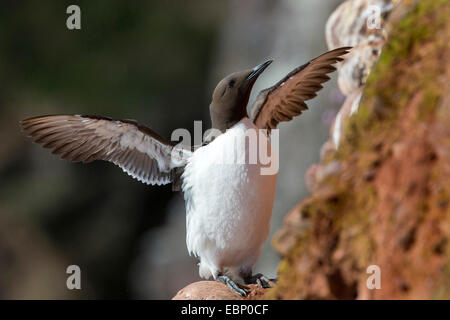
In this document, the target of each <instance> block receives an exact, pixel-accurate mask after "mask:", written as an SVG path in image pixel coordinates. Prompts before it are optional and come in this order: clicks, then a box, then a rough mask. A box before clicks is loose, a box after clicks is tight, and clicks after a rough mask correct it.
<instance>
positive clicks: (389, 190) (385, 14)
mask: <svg viewBox="0 0 450 320" xmlns="http://www.w3.org/2000/svg"><path fill="white" fill-rule="evenodd" d="M376 2H378V3H380V5H381V6H382V7H381V8H382V9H381V10H380V12H381V13H382V16H381V27H382V28H384V30H383V29H380V30H373V31H371V30H368V29H367V28H365V27H364V24H363V23H364V22H361V21H362V20H361V16H360V15H358V14H356V15H355V12H354V11H353V10H350V8H359V9H358V10H359V12H366V11H365V10H366V9H367V5H371V4H373V3H376ZM364 5H366V7H364ZM391 10H392V12H390V11H391ZM449 17H450V2H449V1H448V0H422V1H375V0H374V1H363V0H349V1H347V2H345V3H344V4H343V5H341V7H340V8H338V10H337V11H336V13H334V14H333V15H332V16H331V18H330V22H329V23H328V26H327V38H328V42H329V44H330V46H331V47H334V46H338V45H348V44H352V45H354V46H355V50H354V52H353V54H352V56H351V57H349V59H348V60H347V61H346V62H345V63H344V64H342V65H341V66H340V71H339V85H340V87H341V89H342V90H343V92H344V93H345V94H346V95H347V101H346V102H345V104H344V106H343V109H342V111H341V112H342V113H341V116H342V118H345V119H341V120H342V121H341V122H340V124H339V126H340V128H339V134H336V132H337V131H336V124H335V128H334V130H333V132H332V133H333V135H332V137H331V140H330V141H329V142H328V143H327V144H326V145H325V146H324V147H323V150H322V160H321V162H320V163H319V164H316V165H314V166H313V167H312V168H311V169H310V171H309V172H308V174H307V177H306V178H307V185H308V188H309V190H310V192H311V195H310V197H308V198H307V199H304V200H302V201H301V202H300V203H299V205H297V206H296V207H295V208H294V209H293V210H292V211H291V212H290V213H289V214H288V215H287V217H286V219H285V224H284V227H283V228H282V230H280V231H279V232H278V233H277V235H276V236H275V237H274V239H273V245H274V247H275V249H276V250H277V251H278V252H279V253H280V254H281V255H282V256H283V260H282V262H281V264H280V267H279V278H278V283H277V285H276V287H275V288H274V289H272V290H270V291H269V292H268V293H267V294H266V296H265V297H266V298H276V299H329V298H332V299H333V298H335V299H355V298H357V299H410V298H425V299H429V298H447V299H448V298H450V280H449V279H450V277H449V275H450V274H449V272H450V247H449V246H448V242H449V238H450V90H449V84H450V45H449V44H450V19H449ZM343 39H344V40H343ZM350 39H351V41H350ZM347 41H350V43H349V42H347ZM383 45H384V48H383V50H381V47H382V46H383ZM380 53H381V56H380V57H379V58H378V54H380ZM372 68H373V69H372ZM370 70H372V71H370ZM344 120H345V121H344ZM336 121H338V120H336ZM336 135H338V138H336ZM371 265H375V266H378V267H379V270H380V271H381V288H380V289H369V286H368V285H367V280H368V278H369V276H370V275H371V274H368V273H367V272H368V267H369V266H371ZM370 270H371V269H370V268H369V271H370Z"/></svg>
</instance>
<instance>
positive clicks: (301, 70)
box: [20, 47, 350, 295]
mask: <svg viewBox="0 0 450 320" xmlns="http://www.w3.org/2000/svg"><path fill="white" fill-rule="evenodd" d="M349 50H350V47H343V48H339V49H335V50H332V51H329V52H327V53H325V54H323V55H321V56H319V57H317V58H315V59H313V60H311V61H310V62H308V63H306V64H304V65H302V66H300V67H298V68H296V69H294V70H293V71H291V72H290V73H289V74H287V75H286V76H285V77H284V78H283V79H281V80H280V81H279V82H278V83H276V84H275V85H274V86H272V87H270V88H268V89H265V90H263V91H261V92H260V93H259V95H258V96H257V98H256V101H255V102H254V104H253V105H252V107H251V109H250V115H248V114H247V104H248V101H249V97H250V93H251V90H252V88H253V85H254V83H255V81H256V79H257V78H258V76H259V75H260V74H261V73H262V72H263V71H264V70H265V69H266V68H267V67H268V66H269V64H270V63H271V62H272V60H268V61H266V62H264V63H262V64H260V65H258V66H256V67H254V68H252V69H248V70H243V71H240V72H235V73H233V74H230V75H228V76H227V77H225V78H224V79H222V80H221V81H220V82H219V84H218V85H217V87H216V88H215V90H214V93H213V95H212V102H211V104H210V107H209V108H210V116H211V122H212V128H213V129H215V130H216V132H218V134H216V135H215V136H214V137H211V138H210V139H207V141H205V142H204V143H203V145H202V146H200V147H198V148H196V149H186V148H185V147H182V146H180V145H179V144H177V145H175V144H174V143H171V142H170V141H168V140H166V139H164V138H163V137H161V136H160V135H158V134H157V133H156V132H154V131H153V130H151V129H149V128H147V127H145V126H143V125H140V124H138V123H137V122H135V121H133V120H114V119H110V118H107V117H101V116H91V115H46V116H39V117H33V118H29V119H26V120H23V121H21V122H20V124H21V128H22V130H23V131H24V132H25V133H26V134H27V135H28V136H29V137H31V138H32V139H33V141H34V142H36V143H39V144H42V146H43V147H45V148H49V149H51V150H52V153H53V154H57V155H60V156H61V158H62V159H67V160H70V161H73V162H80V161H81V162H84V163H88V162H91V161H94V160H105V161H109V162H112V163H114V164H116V165H118V166H119V167H120V168H122V169H123V170H124V171H125V172H126V173H128V174H129V175H130V176H132V177H133V178H135V179H137V180H139V181H141V182H143V183H146V184H150V185H163V184H169V183H173V185H174V188H175V189H177V186H179V185H181V190H182V192H183V193H184V199H185V202H186V229H187V236H186V244H187V249H188V251H189V253H190V254H193V255H195V256H196V257H197V258H198V259H199V260H200V262H199V274H200V276H201V277H202V278H205V279H208V278H211V277H212V278H214V279H215V280H219V281H222V282H224V283H226V284H227V285H228V286H229V287H230V288H231V289H232V290H233V291H235V292H236V293H238V294H240V295H245V294H246V291H245V289H242V288H241V287H239V286H238V285H237V284H236V283H235V280H244V282H245V283H255V282H256V283H258V284H260V285H263V286H268V285H270V281H269V280H268V279H267V278H265V277H264V276H263V275H260V274H258V275H256V276H253V266H254V264H255V262H256V260H257V259H258V257H259V255H260V251H261V246H262V245H263V243H264V242H265V240H266V239H267V236H268V234H269V227H270V218H271V216H272V209H273V202H274V199H275V189H276V179H277V175H276V173H274V174H269V175H267V174H261V168H262V167H264V165H263V164H262V163H261V162H260V161H257V162H256V163H250V162H248V161H244V162H239V163H238V162H233V160H234V159H235V156H236V153H237V154H238V155H242V154H244V155H245V156H248V153H249V152H250V151H251V150H250V149H249V148H251V146H249V144H248V143H246V142H245V141H246V140H245V139H246V137H248V131H249V130H259V129H262V130H265V133H267V135H266V136H264V137H263V138H261V136H258V139H259V140H261V139H263V140H264V139H266V140H267V141H265V142H266V143H267V150H269V151H270V141H269V140H270V132H271V130H273V129H276V127H277V125H278V123H279V122H282V121H289V120H291V119H292V118H293V117H295V116H298V115H300V114H301V113H302V111H304V110H306V109H308V108H307V106H306V103H305V101H307V100H310V99H312V98H314V97H315V96H316V93H317V92H318V91H319V90H320V89H322V85H321V84H322V83H324V82H326V81H328V80H329V79H330V78H329V77H328V76H327V74H328V73H331V72H333V71H335V70H336V69H335V68H334V67H333V64H335V63H337V62H339V61H342V60H343V58H342V56H343V55H345V54H347V53H348V52H349ZM230 160H231V161H230Z"/></svg>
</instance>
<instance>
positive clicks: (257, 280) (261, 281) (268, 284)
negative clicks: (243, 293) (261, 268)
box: [245, 273, 276, 288]
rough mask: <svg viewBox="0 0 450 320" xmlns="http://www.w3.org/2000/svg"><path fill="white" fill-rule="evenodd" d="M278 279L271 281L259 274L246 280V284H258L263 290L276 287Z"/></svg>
mask: <svg viewBox="0 0 450 320" xmlns="http://www.w3.org/2000/svg"><path fill="white" fill-rule="evenodd" d="M275 282H276V279H269V278H267V277H266V276H265V275H263V274H261V273H258V274H255V275H254V276H252V277H249V278H247V279H246V280H245V283H246V284H256V285H257V286H259V287H261V288H272V287H273V286H274V285H275Z"/></svg>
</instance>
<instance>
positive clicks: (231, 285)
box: [216, 276, 248, 297]
mask: <svg viewBox="0 0 450 320" xmlns="http://www.w3.org/2000/svg"><path fill="white" fill-rule="evenodd" d="M216 280H217V281H220V282H223V283H225V284H226V285H227V286H228V288H230V289H231V290H232V291H233V292H234V293H237V294H238V295H240V296H242V297H244V296H246V295H247V293H248V292H247V290H245V289H241V288H239V287H238V285H237V284H236V283H235V282H234V281H233V280H231V279H230V278H229V277H227V276H219V277H217V279H216Z"/></svg>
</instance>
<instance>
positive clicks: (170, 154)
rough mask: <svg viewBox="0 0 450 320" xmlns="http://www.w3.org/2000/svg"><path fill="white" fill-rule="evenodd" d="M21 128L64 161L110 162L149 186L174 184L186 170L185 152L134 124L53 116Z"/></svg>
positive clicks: (129, 121) (35, 118)
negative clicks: (180, 170) (179, 172)
mask: <svg viewBox="0 0 450 320" xmlns="http://www.w3.org/2000/svg"><path fill="white" fill-rule="evenodd" d="M20 124H21V127H22V130H23V131H24V132H25V133H26V134H27V135H28V136H29V137H31V138H32V139H33V141H34V142H36V143H39V144H41V145H42V146H43V147H44V148H49V149H51V152H52V153H53V154H56V155H59V156H61V158H62V159H66V160H69V161H72V162H85V163H87V162H91V161H94V160H105V161H109V162H112V163H114V164H116V165H118V166H119V167H120V168H122V169H123V170H124V171H125V172H126V173H128V174H129V175H130V176H132V177H133V178H135V179H137V180H139V181H141V182H143V183H146V184H158V185H161V184H167V183H170V182H172V181H173V180H174V178H175V177H174V168H178V167H183V166H184V165H185V161H186V158H187V156H188V153H186V152H187V151H186V150H178V149H176V148H177V147H175V146H174V145H172V144H171V143H170V142H168V141H166V140H165V139H163V138H162V137H160V136H159V135H157V134H156V133H155V132H153V131H152V130H151V129H149V128H147V127H145V126H142V125H140V124H138V123H137V122H135V121H133V120H113V119H110V118H106V117H99V116H87V115H50V116H40V117H34V118H29V119H26V120H23V121H21V123H20ZM174 149H175V150H174ZM174 151H176V152H174ZM180 151H181V152H180Z"/></svg>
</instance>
